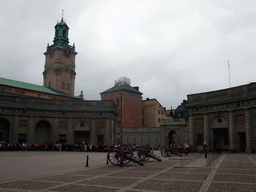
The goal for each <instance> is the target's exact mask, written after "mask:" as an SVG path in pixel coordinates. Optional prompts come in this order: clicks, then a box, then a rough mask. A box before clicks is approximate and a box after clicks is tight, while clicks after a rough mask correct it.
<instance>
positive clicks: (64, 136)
mask: <svg viewBox="0 0 256 192" xmlns="http://www.w3.org/2000/svg"><path fill="white" fill-rule="evenodd" d="M66 137H67V136H66V135H65V134H59V143H66Z"/></svg>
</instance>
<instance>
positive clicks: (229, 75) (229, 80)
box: [228, 60, 231, 88]
mask: <svg viewBox="0 0 256 192" xmlns="http://www.w3.org/2000/svg"><path fill="white" fill-rule="evenodd" d="M228 78H229V88H230V87H231V83H230V64H229V60H228Z"/></svg>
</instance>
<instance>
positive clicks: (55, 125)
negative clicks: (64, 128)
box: [51, 117, 59, 142]
mask: <svg viewBox="0 0 256 192" xmlns="http://www.w3.org/2000/svg"><path fill="white" fill-rule="evenodd" d="M58 130H59V120H58V117H55V119H54V123H53V130H52V139H51V140H52V141H53V142H55V141H58V140H59V138H58Z"/></svg>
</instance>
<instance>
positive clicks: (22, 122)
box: [19, 120, 28, 127]
mask: <svg viewBox="0 0 256 192" xmlns="http://www.w3.org/2000/svg"><path fill="white" fill-rule="evenodd" d="M19 126H20V127H27V126H28V121H27V120H20V122H19Z"/></svg>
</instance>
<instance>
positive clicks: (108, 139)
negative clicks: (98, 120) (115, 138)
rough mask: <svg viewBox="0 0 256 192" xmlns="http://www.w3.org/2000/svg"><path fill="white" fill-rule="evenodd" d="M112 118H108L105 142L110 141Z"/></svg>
mask: <svg viewBox="0 0 256 192" xmlns="http://www.w3.org/2000/svg"><path fill="white" fill-rule="evenodd" d="M109 134H110V120H109V119H107V120H106V127H105V143H108V144H109V143H110V135H109Z"/></svg>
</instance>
